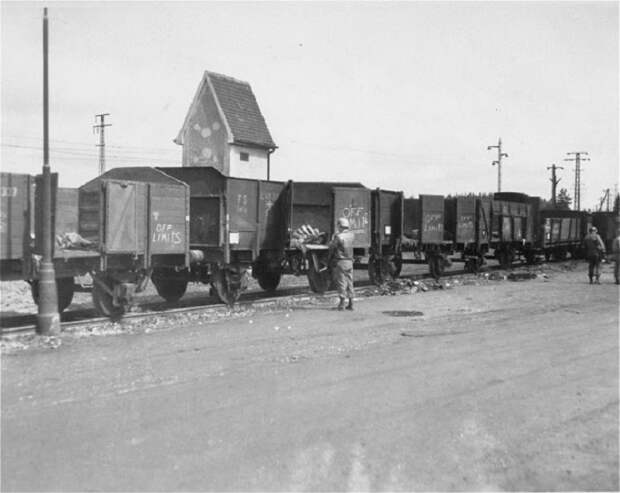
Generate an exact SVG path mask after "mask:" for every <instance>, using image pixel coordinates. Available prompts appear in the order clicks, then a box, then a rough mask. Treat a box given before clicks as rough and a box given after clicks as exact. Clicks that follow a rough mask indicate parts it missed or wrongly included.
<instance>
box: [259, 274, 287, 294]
mask: <svg viewBox="0 0 620 493" xmlns="http://www.w3.org/2000/svg"><path fill="white" fill-rule="evenodd" d="M281 277H282V274H280V273H279V272H269V271H267V272H261V273H260V274H258V275H257V277H256V280H257V281H258V285H259V286H260V287H261V288H262V289H264V290H265V291H275V290H276V289H277V287H278V284H280V279H281Z"/></svg>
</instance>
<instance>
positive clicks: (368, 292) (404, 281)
mask: <svg viewBox="0 0 620 493" xmlns="http://www.w3.org/2000/svg"><path fill="white" fill-rule="evenodd" d="M575 268H576V264H575V265H573V263H570V262H569V263H566V265H559V266H558V265H553V266H547V265H545V266H540V265H537V266H523V267H521V268H517V269H515V270H512V271H491V272H483V273H479V274H463V275H458V276H455V277H449V278H443V279H441V280H439V281H436V280H432V279H424V280H421V279H410V278H400V279H396V280H393V281H388V282H385V283H384V284H382V285H381V286H365V287H358V288H356V290H355V291H356V298H358V299H360V298H361V299H363V298H368V297H374V296H399V295H414V294H423V293H425V292H428V291H435V290H448V289H452V288H454V287H458V286H461V285H462V286H481V285H486V284H488V283H490V282H501V281H513V282H517V281H528V280H533V279H541V280H543V281H547V280H548V279H549V277H550V276H549V274H548V273H547V272H548V271H555V272H567V271H572V270H574V269H575ZM24 284H25V283H24ZM26 288H27V285H26ZM336 300H337V294H336V293H333V292H332V293H327V294H325V295H315V294H309V293H308V294H301V295H294V296H287V297H281V298H269V299H265V300H256V301H253V302H251V303H247V304H240V305H238V306H236V307H234V308H232V309H230V308H228V307H224V306H221V305H220V306H214V307H205V306H201V307H196V308H192V309H183V308H181V309H175V310H170V311H167V312H148V313H134V314H131V315H134V316H127V317H126V318H123V319H122V320H121V321H117V322H115V321H110V320H106V321H103V322H102V321H98V322H84V323H79V324H76V325H71V326H63V332H62V333H61V334H60V335H58V336H52V337H41V336H37V335H35V334H14V335H3V336H2V339H1V341H0V350H1V352H2V353H3V354H12V353H17V352H21V351H23V350H28V349H34V350H37V349H42V350H46V349H57V348H59V347H61V346H62V345H63V344H70V343H71V341H72V340H76V339H81V338H86V337H94V336H103V335H129V334H149V333H152V332H157V331H166V330H174V327H176V326H179V325H189V324H191V325H194V326H197V327H199V326H203V325H209V324H212V323H216V322H218V321H220V320H223V319H227V320H230V319H234V318H238V319H242V318H246V319H248V323H249V324H252V323H253V317H254V316H255V315H257V314H259V313H286V312H290V311H292V310H294V309H296V308H298V307H300V306H315V307H317V308H321V307H325V308H333V307H334V306H335V302H336ZM284 327H286V324H285V325H284Z"/></svg>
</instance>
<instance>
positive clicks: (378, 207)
mask: <svg viewBox="0 0 620 493" xmlns="http://www.w3.org/2000/svg"><path fill="white" fill-rule="evenodd" d="M404 206H405V198H404V195H403V192H394V191H390V190H382V189H380V188H377V189H376V190H373V191H372V193H371V213H370V224H371V245H370V257H369V259H368V276H369V279H370V281H371V282H373V283H375V284H381V283H383V282H385V281H388V280H392V279H395V278H397V277H398V276H399V275H400V271H401V268H402V263H403V257H402V231H403V215H404Z"/></svg>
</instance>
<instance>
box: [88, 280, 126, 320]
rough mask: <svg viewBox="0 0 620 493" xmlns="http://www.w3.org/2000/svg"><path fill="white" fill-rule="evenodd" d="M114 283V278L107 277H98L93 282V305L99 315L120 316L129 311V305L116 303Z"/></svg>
mask: <svg viewBox="0 0 620 493" xmlns="http://www.w3.org/2000/svg"><path fill="white" fill-rule="evenodd" d="M114 284H115V282H114V280H112V279H109V278H107V277H96V278H95V279H94V282H93V293H92V297H93V305H94V306H95V310H96V311H97V313H98V314H99V315H102V316H104V317H109V318H120V317H122V316H123V315H124V314H125V312H126V311H127V307H126V306H125V305H123V304H121V305H115V304H114V294H113V293H114Z"/></svg>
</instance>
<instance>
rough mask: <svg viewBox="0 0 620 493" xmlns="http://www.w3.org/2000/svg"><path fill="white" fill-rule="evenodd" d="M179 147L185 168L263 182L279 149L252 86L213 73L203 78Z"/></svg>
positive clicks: (187, 118)
mask: <svg viewBox="0 0 620 493" xmlns="http://www.w3.org/2000/svg"><path fill="white" fill-rule="evenodd" d="M174 142H175V143H176V144H179V145H182V146H183V166H212V167H214V168H216V169H218V170H219V171H221V172H222V173H223V174H225V175H227V176H238V177H242V178H258V179H262V180H264V179H268V178H269V166H270V163H269V159H270V155H271V153H272V152H273V151H274V150H275V149H276V148H277V147H276V145H275V143H274V142H273V139H272V138H271V134H270V133H269V129H268V128H267V124H266V123H265V119H264V118H263V115H262V114H261V112H260V108H259V107H258V103H257V102H256V98H255V97H254V93H253V92H252V88H251V87H250V84H248V83H247V82H244V81H240V80H237V79H233V78H232V77H228V76H226V75H221V74H216V73H213V72H205V73H204V76H203V78H202V81H201V82H200V85H199V86H198V90H197V91H196V95H195V96H194V100H193V101H192V104H191V106H190V107H189V111H188V112H187V116H186V117H185V122H184V123H183V127H182V128H181V130H180V132H179V134H178V135H177V137H176V139H174Z"/></svg>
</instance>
